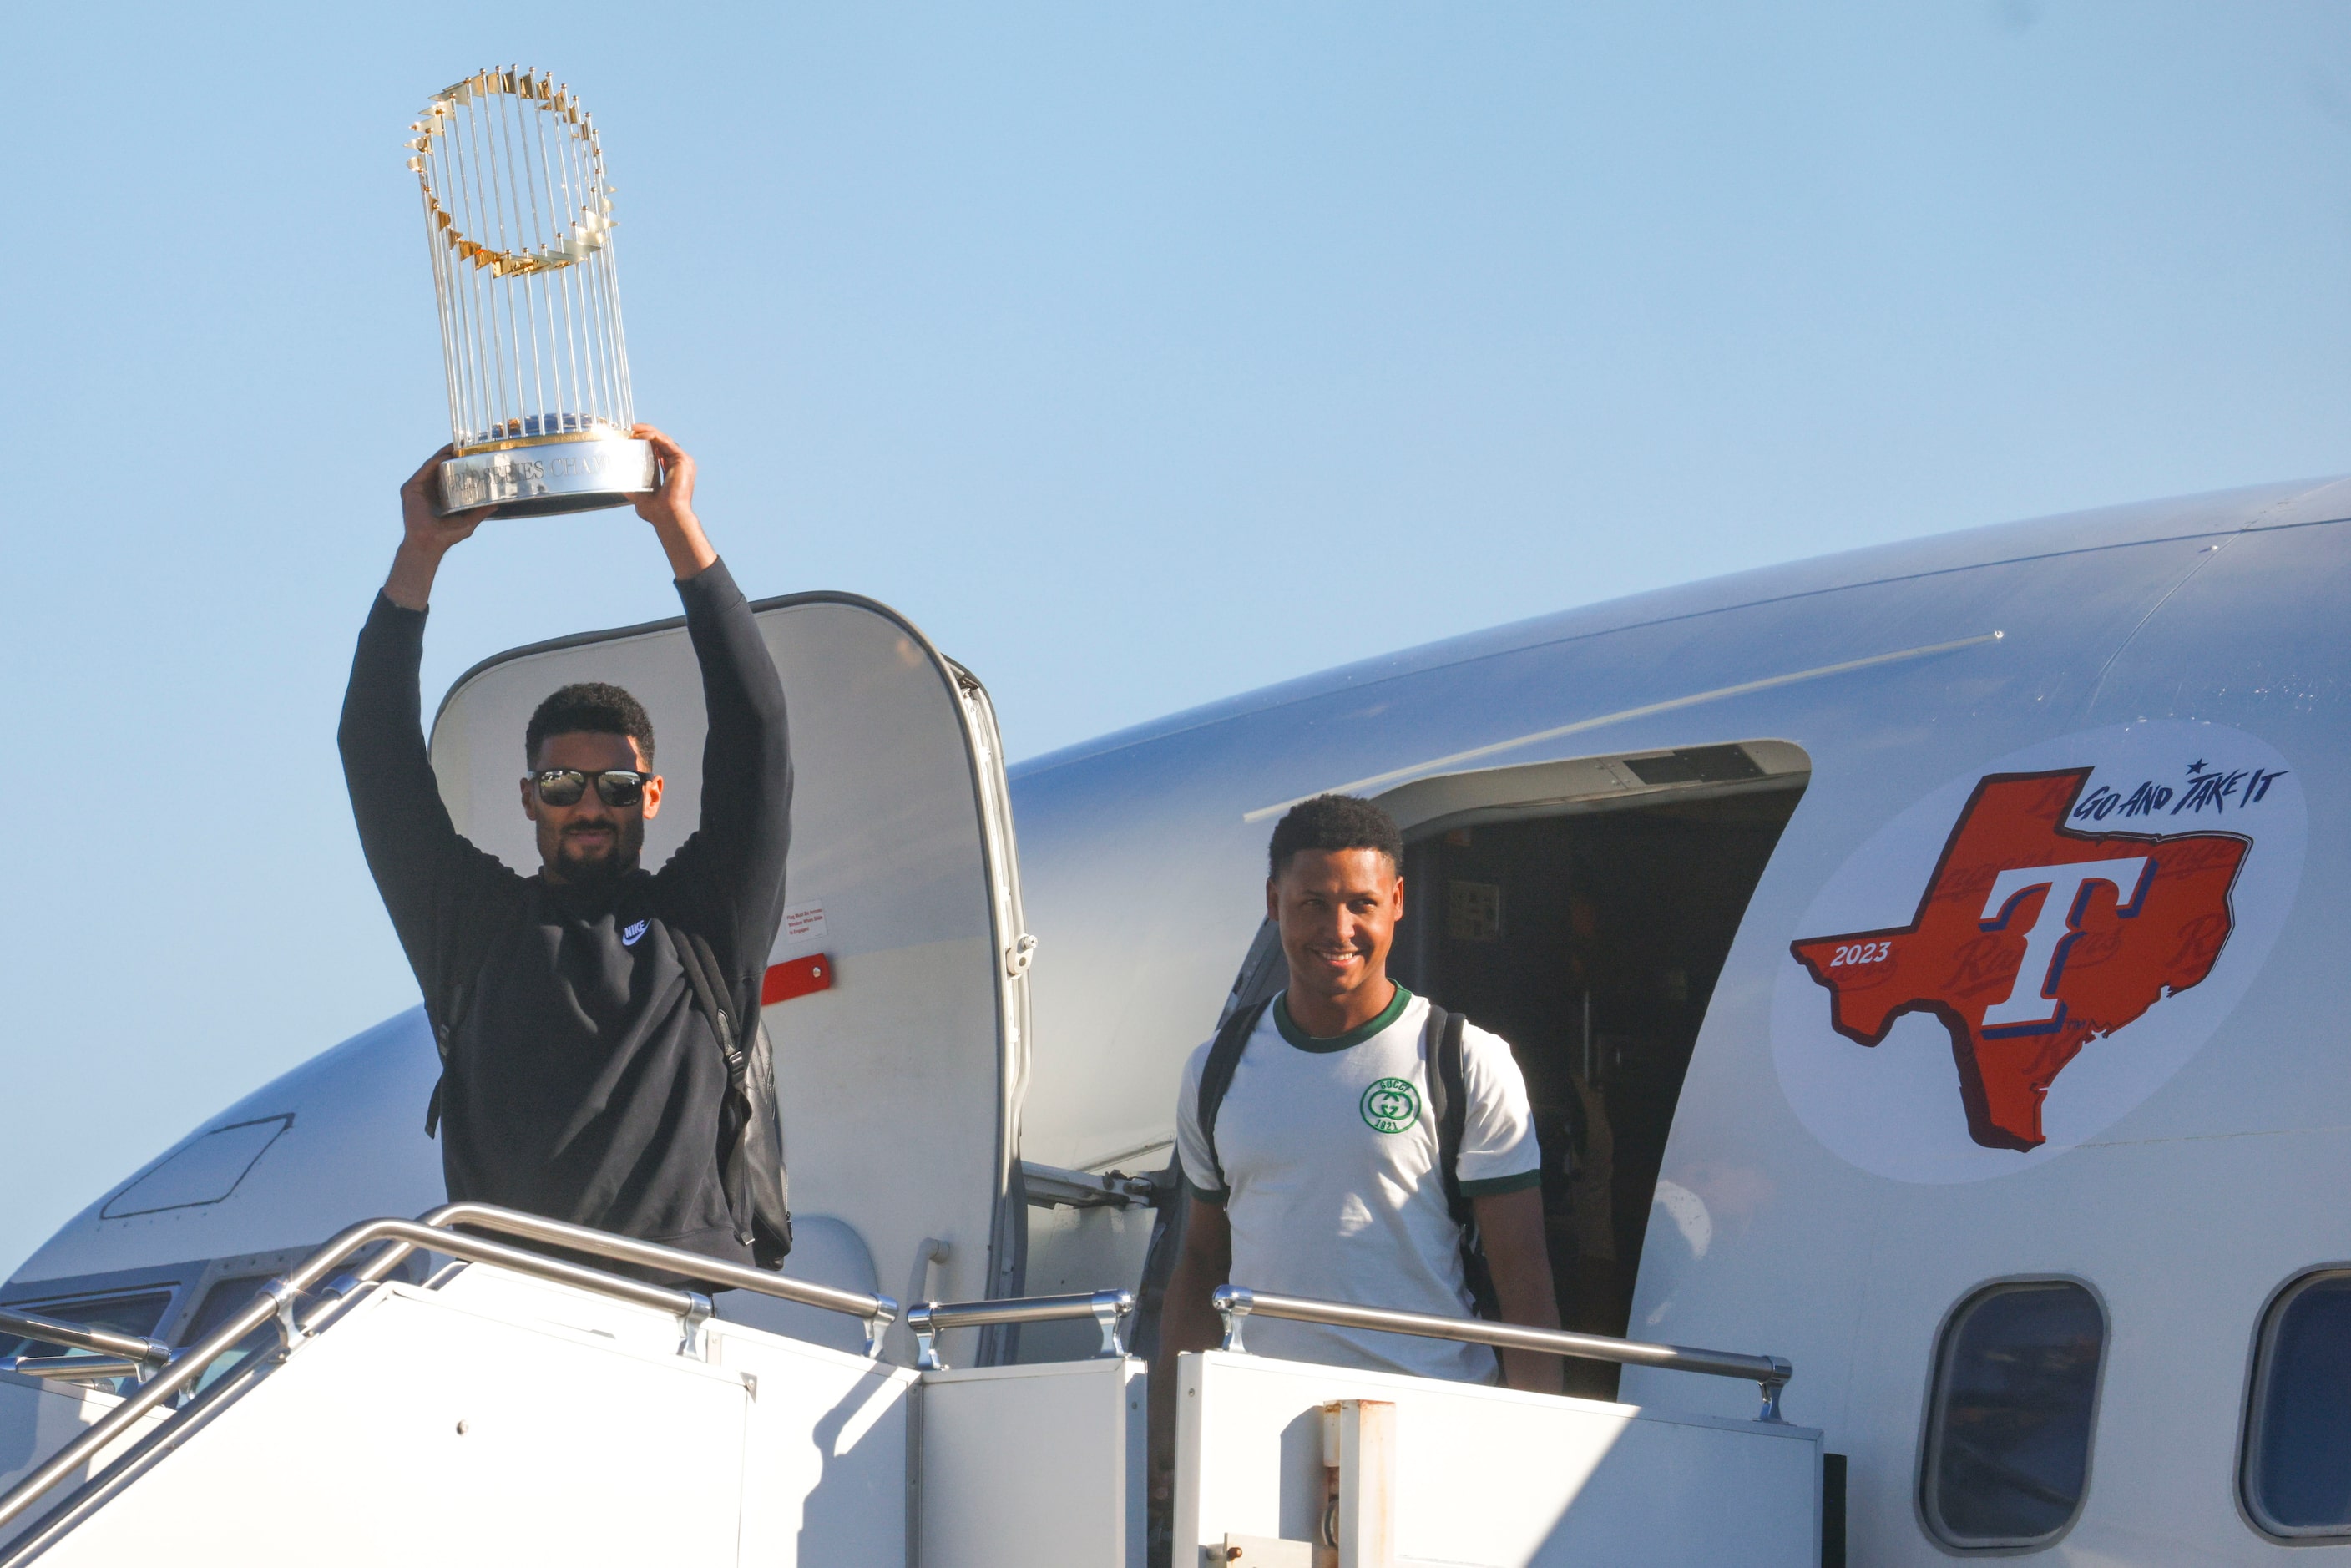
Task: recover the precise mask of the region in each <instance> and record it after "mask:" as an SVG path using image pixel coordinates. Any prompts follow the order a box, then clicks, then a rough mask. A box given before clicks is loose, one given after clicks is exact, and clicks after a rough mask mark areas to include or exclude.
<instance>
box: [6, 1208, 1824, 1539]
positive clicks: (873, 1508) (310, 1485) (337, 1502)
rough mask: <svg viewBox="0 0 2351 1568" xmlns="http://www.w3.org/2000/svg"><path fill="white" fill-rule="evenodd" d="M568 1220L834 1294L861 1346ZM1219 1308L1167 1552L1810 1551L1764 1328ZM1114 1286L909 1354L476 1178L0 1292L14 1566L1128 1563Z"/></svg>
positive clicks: (871, 1329)
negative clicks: (115, 1279)
mask: <svg viewBox="0 0 2351 1568" xmlns="http://www.w3.org/2000/svg"><path fill="white" fill-rule="evenodd" d="M459 1227H463V1229H460V1228H459ZM485 1232H487V1233H490V1234H483V1233H485ZM491 1235H501V1236H504V1237H506V1238H508V1239H507V1240H497V1239H491ZM514 1240H521V1241H526V1242H531V1243H536V1244H539V1245H551V1246H559V1247H561V1248H563V1249H565V1251H566V1253H567V1254H568V1255H569V1258H593V1259H595V1260H599V1261H602V1262H606V1263H611V1264H618V1265H622V1266H632V1267H634V1268H635V1269H637V1270H642V1271H645V1272H650V1273H654V1274H657V1275H660V1276H663V1277H680V1276H682V1277H686V1278H691V1279H694V1280H696V1281H702V1282H705V1283H707V1284H709V1285H716V1286H732V1287H737V1288H739V1289H743V1290H748V1291H758V1292H760V1293H762V1294H765V1295H768V1296H775V1297H780V1298H782V1299H784V1300H786V1301H793V1302H798V1303H800V1304H801V1305H802V1306H804V1307H815V1308H820V1309H824V1310H827V1311H830V1312H839V1313H845V1314H848V1315H849V1316H850V1317H852V1318H853V1319H858V1320H862V1322H863V1325H864V1337H865V1341H866V1344H867V1347H868V1354H866V1355H862V1356H861V1355H857V1354H850V1353H847V1352H844V1351H841V1350H837V1349H832V1348H829V1347H827V1346H825V1345H822V1344H818V1343H810V1342H808V1341H804V1340H800V1339H795V1338H789V1337H786V1336H784V1335H781V1334H778V1333H768V1332H765V1331H762V1330H758V1329H753V1328H748V1327H746V1326H744V1325H742V1324H739V1323H733V1322H726V1321H724V1320H721V1319H718V1318H716V1317H715V1316H714V1315H713V1314H712V1311H711V1302H710V1300H709V1298H708V1297H707V1296H705V1295H703V1294H700V1293H697V1292H695V1291H684V1290H677V1289H671V1288H668V1287H665V1286H662V1285H656V1284H651V1283H646V1282H644V1281H643V1280H641V1279H638V1278H635V1277H631V1276H626V1275H623V1274H621V1273H616V1272H609V1271H607V1270H605V1269H602V1268H598V1267H593V1266H590V1264H589V1263H586V1262H582V1261H573V1260H569V1258H558V1257H554V1256H549V1255H545V1254H542V1253H538V1252H534V1251H527V1250H524V1249H521V1248H518V1247H517V1246H515V1245H513V1244H512V1242H513V1241H514ZM413 1250H423V1251H424V1252H426V1253H428V1254H432V1255H436V1256H438V1257H443V1258H447V1259H450V1260H453V1261H452V1262H451V1263H450V1264H449V1265H448V1266H447V1267H444V1268H443V1269H442V1270H440V1271H439V1272H438V1273H437V1274H435V1275H434V1276H433V1277H432V1278H431V1279H429V1280H428V1281H425V1282H424V1283H423V1284H421V1285H419V1284H411V1283H406V1282H403V1281H399V1280H395V1279H392V1278H389V1277H388V1276H391V1275H392V1271H393V1270H395V1269H396V1268H398V1267H399V1266H400V1264H401V1263H402V1260H403V1259H404V1258H406V1256H407V1255H408V1254H409V1253H410V1252H411V1251H413ZM1218 1306H1219V1308H1220V1310H1222V1311H1223V1312H1224V1314H1225V1322H1226V1328H1227V1336H1226V1348H1225V1349H1222V1350H1219V1351H1214V1352H1209V1353H1207V1354H1196V1355H1187V1356H1185V1357H1183V1358H1182V1360H1181V1364H1180V1371H1179V1379H1180V1383H1181V1392H1182V1396H1183V1397H1182V1403H1181V1406H1179V1418H1178V1432H1177V1444H1178V1460H1177V1476H1176V1495H1175V1516H1174V1531H1175V1540H1174V1549H1173V1556H1172V1563H1173V1564H1174V1565H1175V1568H1192V1565H1194V1564H1197V1563H1238V1564H1242V1565H1244V1568H1259V1565H1262V1568H1290V1565H1291V1564H1295V1565H1297V1568H1325V1565H1339V1568H1374V1565H1379V1568H1394V1565H1403V1568H1409V1565H1411V1564H1414V1563H1423V1564H1435V1563H1452V1564H1479V1565H1486V1568H1503V1565H1506V1564H1510V1565H1515V1564H1521V1563H1568V1562H1571V1561H1573V1562H1578V1563H1583V1562H1601V1561H1608V1562H1625V1563H1660V1564H1698V1563H1707V1564H1712V1563H1725V1562H1740V1563H1761V1564H1786V1565H1788V1568H1810V1565H1812V1564H1815V1563H1819V1561H1820V1537H1819V1529H1820V1518H1821V1515H1820V1506H1819V1498H1820V1474H1821V1444H1820V1434H1819V1433H1817V1432H1815V1431H1812V1430H1808V1429H1803V1428H1799V1427H1792V1426H1789V1425H1787V1424H1785V1423H1784V1422H1782V1420H1780V1418H1779V1414H1778V1396H1779V1391H1780V1388H1781V1386H1782V1385H1784V1383H1785V1382H1786V1381H1787V1378H1788V1376H1789V1371H1790V1369H1789V1367H1788V1364H1786V1363H1785V1362H1782V1361H1777V1360H1774V1359H1772V1358H1769V1357H1760V1356H1735V1355H1725V1354H1715V1353H1711V1352H1699V1351H1687V1350H1679V1349H1675V1348H1673V1347H1669V1346H1664V1345H1644V1344H1638V1343H1632V1342H1627V1341H1621V1340H1606V1339H1596V1338H1592V1337H1588V1336H1583V1335H1575V1334H1562V1333H1541V1332H1539V1331H1534V1330H1526V1329H1517V1328H1512V1327H1510V1326H1508V1325H1503V1324H1497V1323H1487V1322H1451V1321H1449V1320H1442V1319H1433V1318H1415V1317H1412V1316H1410V1315H1409V1314H1402V1313H1391V1312H1379V1311H1376V1310H1373V1309H1365V1308H1360V1307H1348V1306H1342V1305H1339V1304H1336V1303H1332V1302H1319V1301H1301V1300H1296V1299H1292V1298H1287V1297H1280V1296H1272V1295H1268V1294H1265V1293H1261V1292H1251V1291H1246V1290H1234V1289H1228V1290H1227V1291H1223V1292H1220V1294H1219V1299H1218ZM1130 1308H1131V1301H1130V1300H1129V1298H1128V1297H1127V1296H1126V1294H1125V1292H1123V1291H1102V1292H1097V1293H1094V1294H1092V1295H1073V1296H1059V1297H1040V1298H1030V1299H1028V1300H1022V1301H989V1302H969V1303H960V1304H940V1303H925V1304H923V1305H918V1306H916V1307H915V1308H914V1309H913V1310H912V1311H911V1312H908V1313H907V1314H906V1316H907V1326H908V1328H910V1329H912V1330H913V1331H914V1338H915V1342H916V1343H917V1345H918V1354H917V1357H916V1360H917V1364H916V1365H915V1366H912V1367H907V1366H898V1365H893V1364H890V1363H888V1362H886V1361H883V1360H882V1359H880V1358H879V1354H878V1352H879V1350H880V1347H881V1345H882V1342H883V1334H884V1333H885V1331H886V1330H887V1329H888V1328H889V1326H890V1324H891V1322H893V1319H894V1318H895V1317H896V1315H897V1309H896V1305H895V1303H893V1302H892V1301H890V1300H889V1299H888V1298H887V1297H883V1296H872V1295H865V1294H861V1293H859V1292H855V1291H841V1290H836V1289H832V1288H831V1287H827V1286H823V1285H818V1284H813V1283H810V1282H807V1281H798V1280H792V1279H788V1278H785V1277H782V1276H779V1275H775V1274H768V1273H762V1272H759V1271H757V1270H748V1269H742V1268H737V1267H735V1266H732V1265H728V1264H725V1263H718V1262H714V1261H712V1260H707V1259H703V1258H697V1257H693V1256H690V1255H688V1254H684V1253H680V1252H674V1251H671V1250H669V1249H664V1248H660V1247H654V1246H651V1245H648V1244H646V1243H643V1242H638V1241H631V1240H627V1239H622V1238H619V1237H613V1236H607V1235H603V1234H601V1233H599V1232H595V1231H589V1230H582V1229H579V1228H574V1227H571V1226H567V1225H561V1224H558V1223H556V1222H554V1221H551V1220H545V1219H540V1218H535V1217H532V1216H528V1215H522V1214H517V1213H514V1212H511V1211H508V1210H503V1209H496V1208H489V1207H484V1206H480V1205H451V1206H449V1207H444V1208H441V1209H437V1210H435V1211H434V1212H433V1213H431V1214H428V1215H426V1216H425V1217H424V1218H422V1219H420V1220H401V1219H379V1220H372V1221H369V1222H367V1223H365V1224H361V1225H357V1226H354V1227H352V1228H350V1229H349V1230H346V1231H345V1232H343V1234H342V1235H340V1236H339V1237H337V1238H336V1239H334V1240H333V1241H331V1242H329V1244H328V1245H327V1246H326V1247H325V1248H324V1249H321V1250H320V1251H319V1252H318V1253H316V1254H314V1255H313V1256H312V1257H311V1258H310V1259H309V1260H308V1261H307V1262H305V1263H304V1264H302V1265H301V1266H300V1267H299V1268H298V1269H296V1270H293V1271H292V1272H291V1273H289V1274H287V1275H286V1276H284V1277H283V1278H281V1279H279V1280H276V1281H271V1283H270V1285H269V1286H268V1287H267V1288H266V1289H265V1290H264V1291H261V1292H260V1293H259V1294H257V1295H256V1297H255V1299H254V1300H253V1301H252V1302H251V1303H250V1304H249V1305H248V1306H246V1308H245V1309H244V1310H243V1311H241V1312H238V1313H237V1314H236V1315H235V1316H234V1317H233V1318H231V1319H230V1320H229V1321H228V1322H225V1323H224V1324H223V1325H222V1326H221V1328H220V1329H219V1330H218V1332H216V1333H214V1334H212V1335H211V1336H210V1337H208V1338H207V1339H205V1340H204V1342H203V1343H200V1344H197V1345H194V1346H192V1347H189V1348H187V1349H186V1350H184V1351H174V1350H172V1348H171V1347H169V1346H166V1345H162V1344H159V1343H155V1342H153V1341H150V1340H145V1339H141V1338H136V1337H133V1336H129V1335H124V1334H120V1333H112V1332H110V1331H107V1330H100V1329H89V1328H84V1327H80V1326H78V1325H74V1324H70V1323H59V1322H50V1321H47V1320H33V1321H30V1322H27V1321H26V1320H25V1319H24V1318H23V1317H22V1315H21V1314H0V1319H5V1321H0V1329H7V1330H12V1331H14V1332H16V1333H31V1334H37V1335H38V1336H39V1337H40V1338H41V1339H42V1340H43V1341H44V1342H46V1343H54V1344H61V1345H67V1346H69V1347H71V1349H70V1351H69V1353H68V1354H67V1355H64V1356H45V1357H34V1356H26V1357H22V1358H19V1359H18V1360H17V1361H16V1362H14V1363H0V1486H5V1487H6V1488H8V1490H6V1491H5V1493H0V1568H16V1564H19V1563H26V1562H30V1561H32V1560H33V1559H35V1558H38V1559H40V1560H41V1561H42V1563H44V1565H45V1568H68V1565H72V1568H79V1565H82V1564H122V1563H145V1562H157V1563H161V1562H171V1563H231V1562H234V1563H240V1564H242V1563H249V1562H253V1561H283V1560H288V1559H292V1560H299V1559H303V1558H308V1557H310V1556H313V1555H319V1556H328V1555H331V1557H332V1558H333V1559H334V1560H336V1561H339V1562H345V1563H352V1562H356V1563H409V1562H417V1561H430V1562H432V1563H436V1564H439V1563H446V1564H465V1563H483V1564H489V1563H496V1564H500V1565H507V1564H513V1563H557V1562H559V1563H566V1564H588V1563H614V1564H621V1563H627V1564H645V1563H662V1564H676V1565H692V1564H721V1563H758V1564H771V1563H772V1564H788V1563H806V1564H810V1568H914V1565H915V1564H917V1563H920V1564H922V1565H923V1568H993V1565H997V1564H1003V1565H1007V1568H1009V1565H1012V1564H1019V1565H1022V1568H1051V1565H1059V1564H1071V1565H1085V1568H1144V1565H1145V1563H1146V1561H1147V1558H1148V1555H1149V1553H1148V1552H1147V1551H1146V1545H1145V1514H1146V1510H1145V1478H1144V1467H1145V1456H1144V1448H1145V1438H1144V1368H1143V1364H1142V1363H1141V1362H1140V1361H1137V1360H1135V1359H1134V1358H1132V1357H1130V1356H1129V1355H1127V1354H1125V1350H1124V1348H1123V1342H1122V1337H1121V1335H1122V1331H1123V1326H1124V1323H1125V1320H1126V1317H1127V1314H1128V1312H1129V1310H1130ZM1251 1316H1259V1317H1264V1316H1274V1317H1289V1318H1299V1319H1305V1320H1308V1321H1322V1322H1338V1323H1345V1324H1352V1325H1354V1326H1362V1327H1377V1328H1386V1329H1395V1330H1401V1331H1403V1332H1408V1333H1437V1334H1441V1335H1446V1336H1450V1337H1462V1338H1471V1339H1478V1340H1482V1341H1484V1342H1486V1343H1499V1344H1515V1345H1521V1346H1526V1347H1531V1348H1543V1349H1549V1350H1553V1351H1560V1352H1565V1353H1569V1354H1585V1355H1596V1356H1599V1357H1602V1358H1604V1359H1609V1360H1616V1361H1620V1362H1626V1363H1631V1364H1644V1365H1650V1366H1661V1367H1672V1368H1679V1369H1682V1370H1687V1371H1691V1372H1697V1373H1706V1374H1712V1375H1721V1376H1729V1377H1741V1378H1750V1379H1753V1380H1754V1381H1755V1382H1757V1383H1758V1384H1759V1385H1761V1389H1762V1392H1763V1409H1762V1413H1761V1417H1760V1418H1759V1419H1756V1420H1751V1421H1741V1420H1736V1419H1726V1418H1721V1417H1717V1416H1695V1415H1686V1416H1677V1415H1671V1414H1667V1413H1664V1412H1660V1411H1656V1410H1651V1409H1644V1408H1638V1407H1635V1406H1626V1405H1614V1404H1605V1403H1601V1402H1597V1401H1593V1400H1583V1399H1571V1398H1563V1397H1553V1396H1541V1395H1530V1394H1520V1393H1514V1392H1511V1391H1508V1390H1503V1389H1496V1388H1488V1387H1481V1386H1469V1385H1459V1384H1451V1383H1442V1382H1437V1381H1433V1380H1429V1379H1424V1378H1413V1377H1403V1376H1395V1375H1384V1374H1376V1373H1364V1372H1353V1371H1348V1370H1344V1369H1339V1368H1332V1367H1324V1366H1318V1365H1309V1364H1302V1363H1297V1362H1282V1361H1274V1360H1270V1359H1267V1358H1264V1357H1259V1356H1254V1355H1250V1354H1247V1352H1246V1347H1245V1345H1244V1344H1243V1343H1242V1341H1243V1339H1244V1337H1245V1331H1246V1326H1247V1323H1248V1321H1249V1318H1250V1317H1251ZM1072 1317H1074V1318H1081V1319H1082V1318H1086V1317H1092V1318H1094V1319H1095V1320H1096V1321H1098V1322H1100V1323H1101V1325H1102V1353H1101V1354H1099V1355H1098V1356H1097V1357H1095V1358H1094V1359H1091V1360H1084V1361H1072V1362H1061V1363H1047V1364H1027V1365H1019V1364H1015V1365H999V1366H984V1367H963V1366H956V1367H949V1366H947V1365H946V1364H943V1352H944V1350H945V1348H946V1346H947V1345H949V1344H958V1345H959V1344H960V1343H961V1342H962V1341H964V1340H968V1339H970V1338H971V1337H972V1335H971V1331H973V1330H974V1329H976V1328H977V1327H978V1326H980V1325H985V1324H997V1323H1015V1322H1041V1321H1047V1320H1050V1319H1056V1318H1072ZM240 1349H242V1350H243V1351H244V1353H245V1354H242V1355H240V1354H238V1352H239V1351H240ZM957 1354H960V1352H959V1351H958V1353H957ZM118 1387H119V1389H120V1392H117V1391H116V1390H117V1389H118ZM1332 1541H1335V1543H1336V1544H1335V1546H1332V1545H1329V1544H1317V1543H1318V1542H1332Z"/></svg>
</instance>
